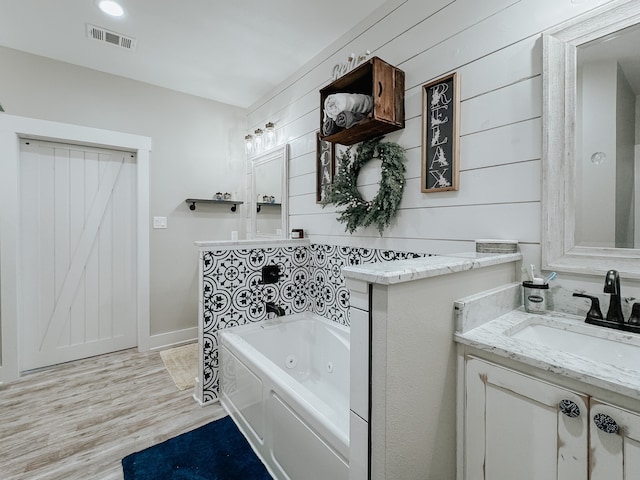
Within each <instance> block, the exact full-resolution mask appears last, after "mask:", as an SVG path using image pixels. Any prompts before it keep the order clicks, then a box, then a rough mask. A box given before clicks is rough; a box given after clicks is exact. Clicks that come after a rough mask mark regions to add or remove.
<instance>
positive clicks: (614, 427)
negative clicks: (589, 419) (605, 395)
mask: <svg viewBox="0 0 640 480" xmlns="http://www.w3.org/2000/svg"><path fill="white" fill-rule="evenodd" d="M593 423H595V424H596V427H598V428H599V429H600V430H602V431H603V432H604V433H618V430H619V428H618V424H617V423H616V421H615V420H614V419H613V418H611V417H610V416H609V415H606V414H604V413H596V414H595V415H594V416H593Z"/></svg>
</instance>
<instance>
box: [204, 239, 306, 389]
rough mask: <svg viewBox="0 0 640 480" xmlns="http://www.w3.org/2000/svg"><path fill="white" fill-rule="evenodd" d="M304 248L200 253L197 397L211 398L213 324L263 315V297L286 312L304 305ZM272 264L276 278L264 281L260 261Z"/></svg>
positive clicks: (240, 322) (213, 385)
mask: <svg viewBox="0 0 640 480" xmlns="http://www.w3.org/2000/svg"><path fill="white" fill-rule="evenodd" d="M308 256H309V251H308V249H307V248H306V247H273V248H253V249H240V250H220V251H208V252H202V253H201V261H202V264H203V278H202V282H203V298H202V302H203V309H202V310H203V339H202V342H203V350H204V365H203V382H202V383H203V385H202V388H203V392H202V397H201V398H202V401H203V402H208V401H211V400H214V399H216V398H217V396H218V395H217V391H218V383H219V376H218V366H219V360H218V359H219V357H218V355H219V353H218V334H217V332H218V331H219V330H222V329H224V328H228V327H235V326H238V325H245V324H247V323H252V322H259V321H261V320H264V319H266V318H267V311H266V303H267V302H273V303H275V304H276V305H278V306H280V307H282V308H284V310H285V312H286V313H287V314H292V313H298V312H304V311H306V310H307V309H308V297H307V284H308V279H309V262H308ZM267 265H277V266H278V270H279V271H280V275H281V277H280V280H279V281H278V282H277V283H274V284H267V285H264V284H262V283H261V282H260V280H261V278H262V267H264V266H267Z"/></svg>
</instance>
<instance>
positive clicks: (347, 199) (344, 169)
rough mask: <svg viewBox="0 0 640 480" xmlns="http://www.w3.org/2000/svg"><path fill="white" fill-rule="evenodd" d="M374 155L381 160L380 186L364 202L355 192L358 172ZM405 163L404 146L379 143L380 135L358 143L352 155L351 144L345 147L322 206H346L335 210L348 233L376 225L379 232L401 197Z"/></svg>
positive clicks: (395, 209) (389, 219) (358, 193)
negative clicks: (371, 198)
mask: <svg viewBox="0 0 640 480" xmlns="http://www.w3.org/2000/svg"><path fill="white" fill-rule="evenodd" d="M374 158H378V159H380V160H382V175H381V178H380V182H379V184H378V185H379V186H380V188H379V190H378V193H377V195H376V196H375V198H374V199H373V200H371V201H366V200H364V199H363V198H362V195H361V194H360V192H359V191H358V186H357V184H358V175H359V173H360V169H361V168H362V167H363V166H364V164H366V163H367V162H368V161H370V160H372V159H374ZM404 162H405V151H404V149H403V148H402V147H401V146H400V145H398V144H397V143H392V142H382V141H381V138H376V139H374V140H368V141H366V142H362V143H359V144H358V146H357V147H356V151H355V154H354V155H353V156H352V155H351V147H349V148H347V149H346V150H345V151H344V152H342V153H341V154H340V156H339V157H338V172H337V173H336V175H335V177H334V179H333V184H332V185H331V186H330V187H329V189H328V192H327V195H326V197H325V199H324V201H323V202H322V206H323V208H324V207H325V206H326V205H327V204H329V203H333V204H335V205H336V206H337V207H345V208H344V209H343V210H342V211H340V212H338V213H339V214H340V216H339V217H338V221H339V222H341V223H345V224H346V229H345V230H346V231H348V232H349V233H353V232H354V231H355V230H356V229H357V228H358V227H368V226H369V225H376V227H377V228H378V232H379V233H380V235H382V232H383V231H384V229H385V228H386V227H388V226H389V224H390V223H391V220H392V219H393V217H394V216H395V214H396V211H397V210H398V206H399V205H400V201H401V200H402V192H403V191H404V185H405V183H406V181H405V178H404V174H405V171H406V169H405V166H404Z"/></svg>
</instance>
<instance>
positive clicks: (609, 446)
mask: <svg viewBox="0 0 640 480" xmlns="http://www.w3.org/2000/svg"><path fill="white" fill-rule="evenodd" d="M600 415H602V416H604V417H600V418H599V420H601V419H604V420H605V425H606V424H609V425H610V423H608V422H607V420H608V419H611V420H613V421H614V422H615V424H616V425H617V432H610V433H608V432H606V431H603V430H601V429H600V428H597V427H596V422H595V419H596V416H600ZM589 425H590V431H589V446H590V455H591V459H590V464H591V476H590V477H589V478H590V480H629V479H640V413H636V412H631V411H629V410H625V409H623V408H620V407H616V406H614V405H610V404H607V403H605V402H601V401H599V400H597V399H595V398H592V399H591V410H590V412H589Z"/></svg>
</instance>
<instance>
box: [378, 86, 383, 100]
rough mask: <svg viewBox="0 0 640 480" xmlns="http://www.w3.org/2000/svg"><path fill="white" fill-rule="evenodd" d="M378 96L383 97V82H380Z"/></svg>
mask: <svg viewBox="0 0 640 480" xmlns="http://www.w3.org/2000/svg"><path fill="white" fill-rule="evenodd" d="M378 96H379V97H381V96H382V82H378Z"/></svg>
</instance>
